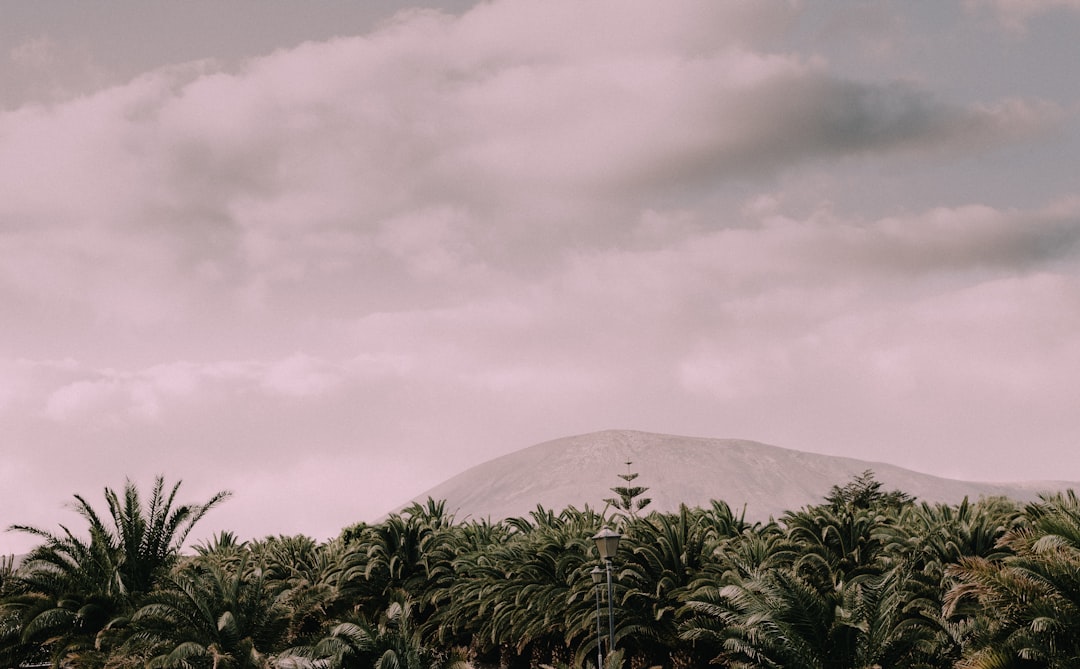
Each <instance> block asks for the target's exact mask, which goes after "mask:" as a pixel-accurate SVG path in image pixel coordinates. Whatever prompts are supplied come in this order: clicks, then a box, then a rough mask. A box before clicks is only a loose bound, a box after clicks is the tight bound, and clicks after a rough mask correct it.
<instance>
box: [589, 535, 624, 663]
mask: <svg viewBox="0 0 1080 669" xmlns="http://www.w3.org/2000/svg"><path fill="white" fill-rule="evenodd" d="M592 539H593V541H595V542H596V550H597V551H598V552H599V553H600V559H601V560H603V561H604V569H605V570H606V571H607V610H608V647H607V652H608V656H610V655H611V652H612V651H613V650H614V649H615V609H614V607H613V606H612V599H613V598H614V592H613V590H612V588H611V561H612V560H614V559H615V553H616V551H618V550H619V539H622V535H621V534H619V533H618V532H616V531H614V530H612V529H611V528H609V527H605V528H603V529H602V530H600V531H599V532H597V533H596V534H595V535H593V538H592Z"/></svg>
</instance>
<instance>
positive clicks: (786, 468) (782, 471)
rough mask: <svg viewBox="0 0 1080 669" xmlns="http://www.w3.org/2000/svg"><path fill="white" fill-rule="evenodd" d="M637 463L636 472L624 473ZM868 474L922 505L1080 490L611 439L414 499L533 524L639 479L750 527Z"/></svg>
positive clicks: (477, 474)
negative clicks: (539, 513)
mask: <svg viewBox="0 0 1080 669" xmlns="http://www.w3.org/2000/svg"><path fill="white" fill-rule="evenodd" d="M627 463H630V464H627ZM867 470H871V471H872V472H873V474H874V478H875V479H877V480H878V481H880V482H881V483H882V484H883V489H884V490H902V491H903V492H906V493H908V494H910V495H913V496H915V498H916V499H917V500H918V501H925V502H947V503H957V502H959V501H961V500H962V499H963V498H964V497H968V498H970V499H972V500H976V499H978V498H980V497H984V496H987V497H988V496H1005V497H1011V498H1013V499H1015V500H1017V501H1020V502H1027V501H1031V500H1034V499H1036V498H1037V497H1038V495H1039V493H1041V492H1056V491H1060V490H1065V489H1067V488H1076V489H1080V483H1067V482H1060V481H1046V482H1026V483H975V482H970V481H958V480H952V479H945V478H939V477H937V476H930V475H928V474H921V473H918V472H914V471H911V470H908V469H903V468H901V467H896V466H894V465H889V464H885V463H879V462H867V461H864V460H857V459H853V458H843V457H836V456H830V455H819V454H815V453H806V452H802V451H796V450H790V449H786V448H779V447H777V446H770V445H768V444H762V443H758V442H754V441H744V440H739V439H704V438H696V437H680V436H673V435H666V434H652V433H647V432H636V431H629V430H608V431H604V432H595V433H591V434H584V435H579V436H573V437H565V438H562V439H556V440H554V441H548V442H545V443H542V444H537V445H535V446H531V447H528V448H525V449H522V450H520V451H517V452H514V453H510V454H508V455H504V456H502V457H499V458H495V459H493V460H489V461H488V462H485V463H483V464H480V465H477V466H475V467H473V468H471V469H468V470H466V471H464V472H462V473H461V474H458V475H457V476H454V477H453V478H450V479H448V480H446V481H444V482H443V483H441V484H439V485H437V486H435V487H434V488H432V489H430V490H428V491H427V492H425V493H423V494H422V495H419V496H418V497H416V498H415V500H416V501H423V500H426V499H427V498H429V497H430V498H432V499H435V500H446V509H447V511H449V512H450V513H453V514H454V517H455V518H456V519H457V520H459V521H461V520H468V519H484V518H487V519H490V520H492V521H497V520H501V519H504V518H512V517H517V516H527V515H528V513H529V512H530V511H534V510H536V508H537V505H542V506H543V507H544V508H545V509H548V510H554V511H560V510H562V509H564V508H566V507H568V506H574V507H577V508H579V509H582V508H584V507H585V506H588V507H589V508H592V509H595V510H602V509H603V508H604V501H603V500H604V499H606V498H610V497H613V496H614V495H613V493H612V492H611V488H613V487H616V486H620V485H625V483H624V482H623V481H622V480H620V479H619V478H618V476H619V475H620V474H627V473H629V472H634V473H637V474H638V475H639V476H638V478H637V479H635V480H634V481H633V485H640V486H643V487H647V488H648V492H647V493H645V495H644V496H645V497H648V498H650V499H652V504H650V505H649V507H648V509H647V510H649V511H662V512H671V511H676V510H678V508H679V504H686V505H688V506H708V505H709V503H710V502H711V501H712V500H723V501H725V502H727V503H728V504H729V505H730V506H731V507H732V508H733V509H734V510H736V511H739V510H742V509H744V508H745V510H746V517H747V519H748V520H768V519H769V518H770V517H776V518H778V517H779V516H780V515H781V514H783V512H784V511H788V510H797V509H799V508H802V507H803V506H806V505H808V504H815V503H819V502H821V501H822V500H823V498H824V497H825V495H827V494H828V493H829V491H830V490H831V488H832V486H834V485H844V484H845V483H848V482H849V481H851V479H852V478H854V477H855V476H858V475H859V474H862V473H863V472H865V471H867Z"/></svg>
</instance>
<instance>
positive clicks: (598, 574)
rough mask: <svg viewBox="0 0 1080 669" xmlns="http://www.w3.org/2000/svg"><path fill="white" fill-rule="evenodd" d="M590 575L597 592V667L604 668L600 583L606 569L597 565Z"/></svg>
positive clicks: (598, 668) (597, 668) (594, 590)
mask: <svg viewBox="0 0 1080 669" xmlns="http://www.w3.org/2000/svg"><path fill="white" fill-rule="evenodd" d="M589 575H590V576H592V582H593V592H594V593H596V669H604V652H603V650H602V648H603V645H604V630H603V629H602V628H601V627H600V584H601V583H602V582H603V581H604V570H603V569H601V568H600V565H596V566H595V567H593V568H592V571H590V572H589Z"/></svg>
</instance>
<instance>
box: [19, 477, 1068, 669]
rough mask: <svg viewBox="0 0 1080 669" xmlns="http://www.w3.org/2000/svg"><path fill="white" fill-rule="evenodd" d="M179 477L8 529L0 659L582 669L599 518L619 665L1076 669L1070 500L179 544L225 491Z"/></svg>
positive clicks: (869, 498)
mask: <svg viewBox="0 0 1080 669" xmlns="http://www.w3.org/2000/svg"><path fill="white" fill-rule="evenodd" d="M629 476H631V475H627V476H624V477H622V478H624V480H625V481H626V482H627V483H628V484H629V483H630V482H631V481H632V478H628V477H629ZM177 487H178V486H173V487H172V488H171V489H166V487H165V485H164V482H163V481H162V480H161V479H158V480H157V481H156V482H155V484H154V486H153V488H152V491H151V493H150V496H149V497H150V498H149V500H144V499H143V498H142V497H141V496H140V493H139V491H138V489H137V488H136V486H134V485H133V484H129V485H128V486H127V487H126V488H125V490H124V491H123V492H122V493H120V494H117V493H115V492H113V491H111V490H108V489H107V490H106V494H105V498H106V503H107V506H108V514H107V515H100V514H98V513H97V512H96V511H95V510H94V508H93V507H92V506H91V505H90V504H88V503H86V501H85V500H84V499H83V498H81V497H77V498H76V500H77V506H76V508H77V509H78V510H79V512H80V513H81V515H82V516H83V518H84V519H85V520H86V521H87V524H88V529H87V532H86V534H79V533H76V532H73V531H69V530H68V529H67V528H61V531H60V532H59V533H52V532H49V531H46V530H42V529H38V528H28V527H17V528H14V529H16V530H18V531H24V532H31V533H33V534H34V535H35V536H37V537H38V538H40V540H41V544H40V545H39V546H38V547H37V548H36V549H35V550H34V551H33V552H32V553H31V554H30V555H28V556H27V559H26V560H24V561H23V562H22V564H20V565H18V566H16V565H14V564H13V563H12V562H11V561H10V560H5V561H3V562H2V563H0V579H2V581H0V667H15V666H19V665H30V664H35V663H40V664H51V665H53V666H64V667H67V666H70V667H116V668H124V667H163V668H165V667H207V668H210V667H212V668H215V669H227V668H245V667H280V668H290V669H304V668H309V667H310V668H314V667H319V668H326V669H331V668H337V667H342V668H345V667H379V668H381V669H391V668H395V667H400V668H418V667H443V666H454V665H457V666H467V664H468V665H472V666H476V667H487V666H490V667H495V666H502V667H527V666H534V667H535V666H540V665H551V666H555V667H561V666H592V665H594V664H595V663H596V657H597V655H596V651H597V647H596V643H597V613H598V610H599V609H598V602H597V599H596V597H597V596H599V592H598V590H596V589H594V585H593V582H592V579H591V577H590V570H592V569H593V568H594V567H595V566H596V565H597V561H598V560H597V557H596V553H595V548H594V546H593V542H592V541H591V540H590V537H591V536H592V535H593V534H595V533H596V532H597V531H598V530H599V529H600V528H602V527H605V526H607V527H613V528H615V529H616V530H617V531H619V532H620V533H622V534H623V540H622V543H621V544H620V546H619V549H618V555H617V557H616V559H615V560H614V563H613V564H614V597H613V599H612V603H613V606H614V611H615V625H616V628H615V636H616V647H617V649H618V650H617V652H615V653H613V654H612V656H611V657H609V658H607V659H608V660H609V662H608V664H611V665H615V664H620V663H621V665H622V666H626V667H632V668H642V667H649V666H656V665H660V666H666V667H694V666H707V665H709V664H710V663H711V664H714V665H719V666H727V667H761V668H767V667H768V668H772V667H775V668H780V667H784V668H790V669H801V668H806V669H825V668H828V669H848V668H850V669H863V668H865V669H870V668H873V667H880V668H882V669H890V668H893V667H905V668H926V669H931V668H946V667H958V668H962V669H991V668H993V669H1005V668H1017V669H1020V668H1024V669H1026V668H1029V667H1030V668H1034V667H1061V668H1064V667H1077V666H1080V501H1078V500H1077V498H1076V496H1075V495H1073V494H1072V493H1071V492H1069V493H1067V494H1064V495H1058V496H1053V497H1045V498H1043V499H1042V500H1041V501H1039V502H1037V503H1034V504H1030V505H1027V506H1026V507H1020V506H1018V505H1016V504H1014V503H1012V502H1010V501H1008V500H1003V499H990V500H980V501H978V502H968V501H965V502H963V503H961V504H959V505H931V504H925V503H919V502H918V501H917V500H913V499H911V498H910V497H909V496H907V495H905V494H904V493H903V492H899V491H893V492H885V491H883V490H882V489H881V485H880V484H879V483H878V482H877V481H875V480H874V478H873V476H872V475H871V474H870V473H867V474H864V475H863V476H860V477H857V478H855V479H854V480H852V481H850V482H848V483H846V484H844V485H837V486H835V487H834V488H833V490H832V492H831V493H830V494H829V495H828V496H827V497H826V498H825V499H824V500H822V502H821V503H820V504H816V505H811V506H808V507H805V508H802V509H799V510H797V511H791V512H788V513H787V514H785V515H784V516H783V517H781V518H779V519H778V520H776V521H775V522H769V523H749V522H746V521H745V520H744V519H743V517H742V516H741V515H740V514H738V513H734V512H733V511H732V510H731V509H730V508H729V507H728V506H727V505H726V504H725V503H723V502H719V501H717V502H713V503H712V505H711V506H710V507H708V508H685V507H684V508H682V509H680V511H679V512H678V513H671V514H667V513H656V512H652V513H646V509H645V507H646V506H647V500H644V499H642V498H641V494H642V493H643V492H644V491H645V489H644V488H642V487H640V486H635V487H629V486H623V487H622V488H613V491H614V492H615V493H616V495H617V496H616V497H614V498H612V499H611V500H608V502H609V506H608V507H607V508H606V509H605V510H604V511H603V512H596V511H591V510H589V509H587V508H586V509H584V510H578V509H575V508H567V509H563V510H561V511H552V510H548V509H544V508H540V507H538V508H537V509H536V510H535V511H534V512H532V513H531V514H529V516H528V517H523V518H514V519H510V520H506V521H502V522H497V523H496V522H483V521H470V522H455V521H454V519H453V518H452V517H451V516H450V515H448V514H447V512H446V510H445V507H444V505H443V504H442V503H440V502H436V501H431V500H429V501H428V502H427V503H426V504H423V505H420V504H417V505H413V506H411V507H409V508H408V509H406V510H404V511H403V512H402V513H400V514H394V515H391V516H390V517H388V518H387V519H386V520H385V521H383V522H380V523H377V524H371V525H368V524H359V525H355V526H352V527H349V528H346V529H345V530H343V531H342V533H341V535H340V536H339V537H338V538H336V539H334V540H332V541H329V542H326V543H317V542H315V541H313V540H311V539H309V538H307V537H303V536H293V537H285V536H282V537H267V538H265V539H261V540H255V541H240V540H239V539H238V538H237V537H236V536H235V535H233V534H231V533H228V532H225V533H221V534H219V535H217V536H215V537H213V538H212V539H210V540H209V541H206V542H204V543H201V544H198V545H196V547H195V548H194V550H190V551H185V552H184V553H181V547H182V546H183V545H184V542H185V539H186V537H187V535H188V532H189V531H190V530H191V528H192V526H193V525H194V524H195V523H196V522H197V521H198V520H199V519H200V518H202V516H203V515H204V514H205V513H206V512H208V511H209V510H211V509H212V508H213V507H214V506H216V505H217V504H219V503H220V502H222V501H223V500H224V499H225V498H226V497H227V494H225V493H222V494H219V495H216V496H214V497H213V498H212V499H211V500H209V501H208V502H206V503H204V504H199V505H177V503H176V501H175V496H176V493H177ZM601 590H606V589H604V588H602V589H601ZM606 607H607V603H606V601H605V602H604V603H603V611H602V613H601V615H602V620H604V621H605V624H606V617H607V610H606ZM605 632H606V628H605ZM605 652H606V651H605Z"/></svg>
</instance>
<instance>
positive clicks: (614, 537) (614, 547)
mask: <svg viewBox="0 0 1080 669" xmlns="http://www.w3.org/2000/svg"><path fill="white" fill-rule="evenodd" d="M592 539H593V541H595V542H596V550H598V551H599V552H600V559H601V560H611V559H612V558H614V557H615V553H616V551H618V550H619V539H622V535H621V534H619V533H618V532H616V531H614V530H612V529H611V528H609V527H605V528H604V529H602V530H600V531H599V532H597V533H596V534H595V535H593V538H592Z"/></svg>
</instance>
